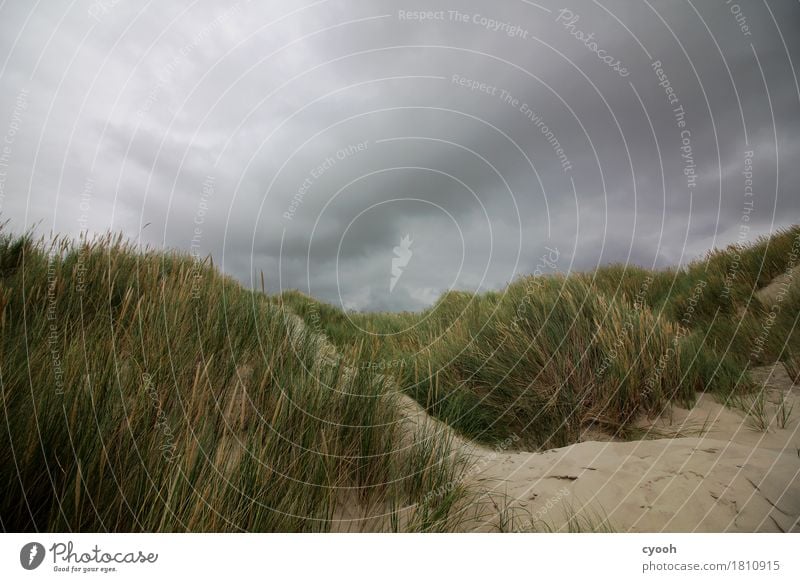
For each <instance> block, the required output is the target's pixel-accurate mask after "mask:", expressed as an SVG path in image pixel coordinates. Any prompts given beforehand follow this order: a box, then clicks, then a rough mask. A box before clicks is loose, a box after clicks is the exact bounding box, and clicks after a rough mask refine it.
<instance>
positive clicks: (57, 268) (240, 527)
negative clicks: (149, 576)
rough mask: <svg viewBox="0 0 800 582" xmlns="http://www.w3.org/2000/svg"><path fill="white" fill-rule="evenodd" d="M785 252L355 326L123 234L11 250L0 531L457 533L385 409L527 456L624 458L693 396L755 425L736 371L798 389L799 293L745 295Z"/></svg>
mask: <svg viewBox="0 0 800 582" xmlns="http://www.w3.org/2000/svg"><path fill="white" fill-rule="evenodd" d="M798 251H800V227H794V228H792V229H788V230H786V231H783V232H779V233H776V234H774V235H773V236H772V237H770V238H765V239H761V240H759V241H758V242H756V243H755V244H753V245H750V246H747V247H731V248H728V249H722V250H715V251H712V252H710V253H709V254H708V255H707V256H706V257H704V258H702V259H701V260H698V261H696V262H694V263H692V264H691V265H689V266H688V267H686V268H682V269H667V270H663V271H649V270H646V269H642V268H638V267H632V266H624V265H611V266H607V267H602V268H599V269H597V270H596V271H593V272H590V273H573V274H570V275H569V276H564V275H550V276H539V277H522V278H520V279H518V280H516V281H514V282H512V283H511V284H509V285H508V286H507V287H506V288H505V289H504V290H503V291H500V292H491V293H484V294H471V293H466V292H461V291H452V292H449V293H446V294H445V295H443V296H442V297H441V298H440V299H439V301H437V303H436V304H435V305H433V306H431V307H430V308H428V309H426V310H424V311H422V312H419V313H346V312H344V311H342V310H340V309H338V308H336V307H334V306H331V305H328V304H326V303H323V302H320V301H317V300H315V299H313V298H311V297H308V296H306V295H304V294H302V293H299V292H296V291H286V292H284V293H282V294H280V295H276V296H266V295H264V294H262V293H259V292H255V291H249V290H246V289H244V288H242V287H241V286H240V285H239V284H238V283H237V282H235V281H234V280H232V279H231V278H229V277H226V276H224V275H222V274H220V273H219V272H218V271H217V270H216V269H214V268H213V266H212V265H211V264H210V263H209V262H203V263H199V262H197V261H195V260H193V259H192V258H191V257H189V256H187V255H185V254H180V253H170V252H156V251H152V250H147V249H137V248H135V247H133V246H131V245H130V244H128V243H126V242H124V241H123V240H122V239H121V238H113V237H106V238H103V239H101V240H97V241H93V242H85V241H84V242H80V243H70V242H68V241H65V240H62V239H56V240H55V241H53V242H50V243H45V242H44V241H42V240H32V239H31V237H14V236H11V235H2V236H0V318H1V319H0V330H2V331H1V333H2V335H1V336H0V390H1V392H0V396H1V397H2V400H3V418H2V423H3V429H2V430H0V467H1V468H0V486H1V487H2V489H3V492H4V495H3V497H2V500H0V527H2V528H3V529H5V530H14V531H33V530H40V531H42V530H44V531H328V530H330V529H332V528H339V529H340V528H343V524H342V523H337V521H336V520H337V519H338V517H339V516H340V515H342V513H341V511H340V510H341V509H342V508H344V507H345V506H347V507H350V508H351V509H352V506H353V505H356V506H358V508H359V510H360V512H361V513H360V515H362V516H363V517H364V518H369V517H374V516H383V517H381V518H380V519H377V520H376V519H363V520H362V519H360V518H359V517H356V518H350V519H354V521H352V522H347V523H346V524H345V526H346V527H344V529H351V530H358V529H385V530H391V531H400V530H401V531H449V530H453V529H457V528H458V527H459V524H460V520H461V519H462V516H463V515H464V514H465V513H466V512H465V511H463V510H464V507H465V504H469V503H470V501H469V500H470V499H473V498H474V497H473V496H474V493H475V492H474V491H472V490H471V489H470V483H469V482H468V479H466V477H465V476H466V475H467V473H468V463H469V460H468V459H465V458H464V457H463V456H461V454H460V453H459V452H458V451H459V450H458V446H457V443H455V442H454V441H453V439H452V438H443V437H442V434H441V431H440V433H434V432H432V431H431V430H429V429H422V428H420V429H417V430H416V432H415V433H414V434H411V435H410V434H409V430H412V429H409V428H408V425H407V424H404V423H403V422H402V412H401V408H400V407H398V406H396V405H395V402H394V399H393V396H392V395H393V394H396V393H397V392H398V391H401V392H403V393H405V394H407V395H409V396H411V397H412V398H414V399H415V400H416V401H417V402H419V403H420V405H421V406H423V407H424V408H425V409H426V410H427V411H428V412H429V413H430V414H431V415H433V416H435V417H436V418H438V419H440V420H442V421H444V422H445V423H446V424H447V425H449V426H450V427H452V428H453V429H455V430H456V431H457V432H458V433H460V434H461V435H463V436H465V437H467V438H469V439H473V440H475V441H477V442H480V443H484V444H487V445H496V444H497V443H501V442H506V443H508V442H511V441H513V446H514V447H518V448H523V449H528V450H532V449H540V448H548V447H556V446H562V445H566V444H570V443H574V442H577V441H578V440H579V439H580V436H581V434H582V433H583V432H584V431H585V430H586V429H587V428H590V427H591V428H599V429H602V430H604V431H606V432H608V433H610V434H614V435H616V436H619V437H623V438H637V436H638V435H640V433H641V431H639V430H638V429H637V427H636V422H637V420H638V419H640V418H641V417H642V416H647V415H650V416H655V415H658V414H659V413H660V412H661V411H662V410H663V409H664V408H665V407H666V406H669V405H670V404H672V403H679V404H683V405H686V406H690V405H691V404H692V403H693V401H694V399H695V397H696V394H697V393H698V392H710V393H713V394H714V395H716V396H717V397H718V398H719V399H720V400H721V401H723V402H725V403H727V404H728V405H732V406H737V405H738V406H740V407H742V406H745V405H746V407H747V410H753V411H754V414H751V417H752V418H753V419H755V420H754V422H755V423H756V424H758V421H759V417H763V415H759V414H758V411H759V410H760V409H759V407H758V406H752V404H753V403H755V404H757V401H756V400H754V398H757V397H754V395H753V386H752V383H751V381H750V379H749V375H748V369H749V368H750V367H751V366H755V365H761V364H765V363H773V362H776V361H783V362H784V363H785V364H786V367H787V370H789V372H790V374H793V375H794V377H797V376H798V364H797V362H798V358H799V357H800V331H799V329H798V328H799V327H800V326H798V325H797V324H798V317H800V282H798V281H797V280H794V279H793V280H791V281H789V282H788V283H787V284H786V286H785V289H783V290H782V291H781V293H780V294H779V299H778V300H777V302H776V303H774V304H762V303H761V302H760V301H759V299H758V298H757V296H756V295H754V292H756V291H757V290H758V289H760V288H762V287H764V286H765V285H767V284H769V283H770V282H771V281H772V280H773V279H774V278H775V277H776V276H778V275H780V274H782V273H784V272H786V271H787V270H788V269H789V268H790V267H792V266H793V265H795V264H798V263H800V261H798V257H797V254H798ZM776 306H777V307H776ZM788 412H789V411H785V416H786V417H787V418H788V416H789V414H788ZM512 436H513V439H511V441H510V440H509V439H510V437H512ZM432 492H441V494H438V493H437V494H436V495H432ZM501 529H502V528H501ZM579 529H585V528H583V527H581V528H579Z"/></svg>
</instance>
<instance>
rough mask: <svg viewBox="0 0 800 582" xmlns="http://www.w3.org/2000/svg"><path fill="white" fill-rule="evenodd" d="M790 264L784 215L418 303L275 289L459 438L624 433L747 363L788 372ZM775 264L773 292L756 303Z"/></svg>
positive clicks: (722, 394) (791, 352) (797, 257)
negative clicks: (633, 256)
mask: <svg viewBox="0 0 800 582" xmlns="http://www.w3.org/2000/svg"><path fill="white" fill-rule="evenodd" d="M797 265H800V227H793V228H791V229H787V230H783V231H779V232H777V233H776V234H774V235H773V236H771V237H769V238H762V239H759V240H758V241H756V242H755V243H753V244H751V245H748V246H739V245H737V246H731V247H728V248H726V249H722V250H714V251H711V252H709V253H708V255H707V256H705V257H703V258H702V259H700V260H697V261H695V262H693V263H691V264H690V265H689V266H688V267H686V268H682V269H666V270H661V271H651V270H647V269H643V268H640V267H636V266H630V265H610V266H606V267H600V268H598V269H597V270H595V271H592V272H589V273H574V274H571V275H569V276H561V275H554V276H544V277H531V276H528V277H522V278H520V279H518V280H516V281H514V282H513V283H511V284H510V285H509V286H508V287H507V288H506V289H505V290H504V291H502V292H489V293H486V294H481V295H473V294H469V293H464V292H449V293H447V294H445V295H444V296H442V297H441V298H440V299H439V301H438V302H437V303H436V304H435V305H434V306H432V307H431V308H429V309H428V310H426V311H425V312H422V313H419V314H413V313H403V314H359V313H356V314H345V313H343V312H341V311H339V310H337V309H336V308H334V307H332V306H330V305H326V304H321V303H319V302H317V301H315V300H314V299H312V298H309V297H307V296H304V295H303V294H300V293H297V292H294V291H289V292H285V293H284V294H282V296H281V297H280V298H279V301H280V302H281V303H282V304H284V305H287V306H290V307H291V308H292V309H293V310H295V311H296V312H297V313H300V314H301V315H302V316H303V317H304V318H306V320H307V321H309V322H311V323H313V324H314V325H316V326H317V327H321V328H322V329H324V331H325V333H326V334H327V335H328V336H329V337H331V339H332V340H333V341H334V342H335V343H336V344H337V345H338V346H339V347H340V349H342V350H347V349H349V348H350V347H352V346H358V350H359V353H360V354H362V356H363V355H365V354H366V355H367V356H369V357H370V358H371V360H370V362H369V363H368V364H367V365H371V366H377V367H379V368H380V367H385V368H386V369H387V370H391V371H392V373H394V374H395V375H396V376H397V377H398V378H399V382H400V384H401V385H402V386H404V389H405V390H406V391H407V392H408V393H409V394H411V395H412V396H414V397H415V398H416V399H417V400H418V401H419V402H420V403H421V404H423V405H424V406H425V407H426V408H427V409H428V411H429V412H430V413H431V414H433V415H435V416H437V417H439V418H441V419H443V420H445V421H446V422H447V423H448V424H450V425H451V426H453V427H454V428H456V429H457V430H459V431H460V432H461V433H463V434H465V435H467V436H469V437H470V438H473V439H475V440H478V441H482V442H486V443H493V442H499V441H502V440H503V439H504V438H507V437H508V436H509V434H512V433H513V434H516V435H518V436H519V437H521V438H520V439H519V440H518V441H515V442H517V443H518V444H519V445H520V446H523V447H526V448H531V447H552V446H561V445H565V444H569V443H571V442H575V441H576V439H578V438H580V435H581V434H582V432H583V431H585V430H586V429H587V428H591V427H598V428H602V429H604V430H605V431H606V432H610V433H611V434H615V435H617V436H623V437H624V436H626V435H628V433H629V431H630V429H631V428H632V427H634V425H635V423H636V420H637V418H638V417H639V416H640V415H642V414H650V415H656V414H658V413H659V412H660V411H661V410H663V408H664V407H665V406H666V405H667V404H668V403H669V402H671V401H676V400H677V401H678V402H679V403H683V404H691V402H692V400H693V399H694V396H695V394H696V393H697V392H698V391H708V392H712V393H714V394H715V395H717V396H718V397H719V398H721V399H722V400H723V401H727V402H738V401H739V399H738V396H737V395H738V394H741V393H747V392H748V391H749V390H750V388H751V386H750V381H749V378H748V374H747V370H748V369H749V368H750V367H752V366H754V365H763V364H769V363H773V362H776V361H782V362H784V364H785V365H786V366H787V368H788V369H789V370H790V371H794V372H793V373H794V374H795V375H797V369H798V368H797V362H798V356H800V330H799V329H798V326H797V321H798V315H799V314H800V282H799V281H798V280H797V279H798V278H800V276H792V275H791V273H792V270H793V269H794V268H795V267H796V266H797ZM787 272H788V273H789V274H790V276H788V277H786V279H787V280H786V282H785V284H784V285H783V286H782V288H781V290H780V295H779V298H780V301H779V302H777V304H774V303H773V304H766V303H764V302H762V300H761V299H759V290H760V289H763V288H764V287H766V286H767V285H768V284H769V283H770V282H771V281H773V279H775V278H776V277H779V276H781V275H786V273H787ZM320 315H323V316H322V317H320ZM349 322H351V323H349ZM359 329H364V330H367V332H368V333H362V332H361V331H359ZM403 330H408V331H403ZM397 362H400V363H401V364H402V365H400V366H398V365H396V363H397Z"/></svg>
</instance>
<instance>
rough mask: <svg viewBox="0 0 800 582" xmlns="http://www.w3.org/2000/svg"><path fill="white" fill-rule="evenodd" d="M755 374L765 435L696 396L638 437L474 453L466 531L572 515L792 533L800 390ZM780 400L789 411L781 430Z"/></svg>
mask: <svg viewBox="0 0 800 582" xmlns="http://www.w3.org/2000/svg"><path fill="white" fill-rule="evenodd" d="M754 379H756V380H757V381H759V382H760V383H761V384H762V386H763V387H764V390H765V395H766V401H767V403H766V406H765V412H766V415H767V418H768V419H770V423H769V427H768V429H767V430H766V431H761V430H755V429H754V428H753V422H752V421H751V420H750V419H748V418H747V417H746V416H745V415H744V414H743V413H742V412H740V411H739V410H734V409H731V408H727V407H724V406H723V405H721V404H719V403H718V402H716V401H714V399H713V398H712V397H710V396H708V395H702V396H701V397H700V398H699V400H698V402H697V404H696V406H695V407H694V408H692V409H691V410H685V409H681V408H678V407H673V408H672V409H670V410H669V411H668V412H667V413H666V414H664V415H662V417H661V418H659V419H658V420H656V421H654V422H647V423H642V425H641V428H642V429H643V431H644V432H645V434H647V435H648V436H647V437H646V440H641V441H633V442H582V443H579V444H575V445H572V446H568V447H564V448H560V449H554V450H549V451H546V452H542V453H526V452H510V451H509V452H498V451H486V450H484V449H479V448H478V449H474V451H473V453H472V454H474V455H476V458H477V462H478V464H479V466H482V469H481V470H480V472H479V473H477V474H476V475H475V476H474V478H475V482H476V484H477V485H478V486H479V487H481V488H482V490H483V491H484V495H483V497H482V500H481V501H480V502H479V503H478V504H477V506H476V513H477V516H476V517H475V518H474V519H472V520H471V521H470V522H469V523H468V524H467V529H471V530H477V531H491V530H497V529H503V530H512V531H515V530H516V531H525V530H542V529H553V530H568V529H569V517H570V516H571V515H573V514H575V515H577V516H578V521H580V522H582V523H583V526H582V528H583V529H586V528H588V527H589V524H590V523H591V524H592V525H594V526H598V525H605V526H608V525H610V526H611V527H613V529H614V530H615V531H633V532H661V531H669V532H692V531H699V532H726V531H741V532H756V531H795V532H797V531H800V525H799V519H800V423H799V422H798V417H800V390H798V387H796V386H792V383H791V381H790V379H789V377H788V376H787V375H786V372H785V371H784V370H783V366H781V365H777V366H775V367H769V368H766V369H761V370H757V371H756V373H755V374H754ZM781 399H785V406H786V409H788V408H790V407H792V406H793V407H794V410H793V412H792V415H791V417H790V419H789V421H788V422H787V423H786V424H785V426H783V427H780V426H778V424H779V422H778V421H777V419H776V417H777V416H778V415H777V414H776V413H777V410H778V405H777V404H774V403H777V402H780V400H781ZM673 435H677V438H670V436H673ZM653 436H661V437H667V438H656V439H653V438H652V437H653ZM503 499H505V502H504V501H503ZM573 521H574V520H573Z"/></svg>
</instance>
